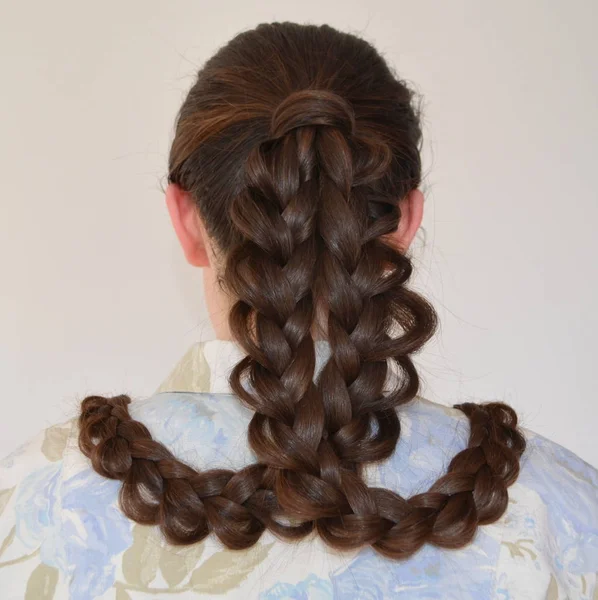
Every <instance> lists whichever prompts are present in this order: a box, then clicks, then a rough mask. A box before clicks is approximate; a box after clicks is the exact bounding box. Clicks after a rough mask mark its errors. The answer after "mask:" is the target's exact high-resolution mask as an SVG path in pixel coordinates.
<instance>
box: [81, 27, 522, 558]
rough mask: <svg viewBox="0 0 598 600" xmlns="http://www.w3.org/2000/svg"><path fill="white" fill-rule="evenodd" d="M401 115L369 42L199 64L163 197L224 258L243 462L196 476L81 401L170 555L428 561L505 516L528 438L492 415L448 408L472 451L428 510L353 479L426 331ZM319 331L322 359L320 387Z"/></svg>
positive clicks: (94, 457)
mask: <svg viewBox="0 0 598 600" xmlns="http://www.w3.org/2000/svg"><path fill="white" fill-rule="evenodd" d="M414 98H415V94H414V92H413V91H412V90H411V89H410V88H409V87H408V86H407V85H406V84H405V82H403V81H402V80H400V79H399V78H398V77H397V76H396V74H394V73H393V72H392V70H391V68H390V67H389V65H388V64H387V63H386V61H385V60H384V59H383V58H382V57H381V55H380V54H379V53H378V52H377V51H376V50H375V48H374V47H373V46H372V45H371V44H369V43H368V42H366V41H365V40H363V39H361V38H359V37H357V36H355V35H353V34H349V33H343V32H340V31H338V30H336V29H334V28H332V27H330V26H328V25H321V26H316V25H311V24H307V25H300V24H296V23H290V22H283V23H278V22H277V23H264V24H260V25H258V26H257V27H256V28H255V29H252V30H250V31H244V32H242V33H240V34H238V35H237V36H235V37H234V38H233V39H232V40H231V41H229V42H228V43H227V44H226V45H225V46H223V47H222V48H220V49H219V50H218V51H217V52H216V53H215V54H214V55H213V56H212V57H211V58H210V59H209V60H208V61H207V62H206V63H205V64H204V65H203V67H202V68H201V70H200V71H199V73H198V75H197V79H196V81H195V83H194V85H193V87H192V88H191V90H190V91H189V93H188V95H187V97H186V99H185V101H184V103H183V105H182V107H181V108H180V112H179V114H178V117H177V121H176V134H175V137H174V141H173V143H172V148H171V152H170V157H169V165H168V167H169V172H168V181H169V182H172V183H176V184H178V185H179V186H180V187H181V188H182V189H184V190H185V191H187V192H188V193H190V194H191V196H192V197H193V198H194V200H195V201H196V204H197V209H198V211H199V213H200V214H201V217H202V219H203V221H204V223H205V225H206V229H207V231H208V234H209V236H210V237H211V239H212V240H213V242H214V244H215V246H216V247H217V249H218V251H219V252H220V253H221V255H222V256H223V262H224V266H223V268H222V281H223V284H224V286H225V287H226V289H227V290H228V292H229V293H230V294H231V296H232V297H233V298H234V303H233V305H232V308H231V310H230V315H229V324H230V329H231V332H232V334H233V337H234V338H235V340H236V341H237V342H238V343H239V344H240V346H241V347H242V348H243V349H244V351H245V354H246V355H245V357H244V358H243V359H242V360H241V361H240V362H239V363H238V364H237V365H236V367H235V368H234V369H233V371H232V373H231V376H230V384H231V387H232V390H233V391H234V392H235V394H236V395H237V396H238V397H239V399H240V400H241V401H242V402H244V403H245V404H246V405H248V406H249V407H251V409H253V414H252V418H251V421H250V423H249V427H248V440H249V444H250V446H251V448H252V450H253V452H254V454H255V456H256V459H257V462H256V463H255V464H251V465H248V466H246V467H245V468H243V469H241V470H240V471H237V472H234V471H230V470H225V469H217V470H206V471H196V470H194V469H193V468H191V467H190V466H188V465H186V464H185V463H183V462H182V461H180V460H178V459H177V458H176V457H175V456H173V454H172V453H171V452H170V451H169V450H168V449H167V448H166V447H165V446H164V445H162V444H161V443H159V442H158V441H156V440H153V439H152V437H151V435H150V433H149V431H148V429H147V428H146V427H145V426H144V425H143V424H142V423H140V422H138V421H135V420H133V419H132V418H131V416H130V415H129V412H128V408H127V405H128V404H129V402H130V399H129V398H128V397H127V396H117V397H112V398H103V397H99V396H91V397H88V398H86V399H85V400H84V401H83V403H82V410H81V415H80V419H79V424H80V437H79V445H80V448H81V450H82V451H83V452H84V453H85V455H87V456H88V457H89V458H90V459H91V463H92V465H93V468H94V469H95V470H96V471H97V472H98V473H100V474H101V475H103V476H105V477H109V478H112V479H119V480H121V481H122V487H121V488H120V503H121V507H122V510H123V511H124V513H125V514H126V515H127V516H128V517H129V518H131V519H133V520H134V521H136V522H138V523H145V524H156V525H159V526H160V528H161V530H162V532H163V533H164V535H165V536H166V538H167V539H168V540H169V541H170V542H171V543H174V544H192V543H194V542H197V541H198V540H201V539H203V538H205V537H206V536H208V535H209V534H210V533H211V532H213V533H214V534H215V535H216V536H218V538H219V539H220V540H221V541H222V542H223V543H224V544H225V545H226V546H227V547H229V548H234V549H240V548H246V547H249V546H251V545H253V544H254V543H255V542H256V541H257V540H258V539H259V538H260V536H261V535H262V533H263V532H264V531H265V530H266V529H268V530H270V531H271V532H273V533H274V534H276V535H277V536H279V537H282V538H285V539H297V538H301V537H303V536H305V535H307V534H308V533H310V532H312V531H316V532H317V534H319V535H320V536H321V537H322V539H323V540H325V542H327V543H328V544H330V545H331V546H333V547H335V548H338V549H350V548H358V547H361V546H366V545H371V546H372V547H373V548H374V549H375V550H377V551H379V552H381V553H382V554H384V555H386V556H390V557H393V558H404V557H407V556H409V555H411V554H412V553H414V552H416V551H417V550H418V549H419V548H420V547H421V546H422V545H423V544H425V543H431V544H435V545H437V546H441V547H444V548H457V547H461V546H464V545H465V544H467V543H468V542H470V541H471V540H472V538H473V536H474V534H475V532H476V529H477V527H478V525H483V524H486V523H491V522H493V521H495V520H497V519H498V518H499V517H500V516H501V515H502V514H503V513H504V511H505V509H506V507H507V503H508V494H507V487H508V486H509V485H510V484H512V483H513V482H514V481H515V479H516V478H517V475H518V471H519V458H520V456H521V454H522V452H523V451H524V448H525V440H524V438H523V436H522V434H521V431H520V430H519V429H518V427H517V416H516V414H515V413H514V411H513V410H512V409H511V408H510V407H509V406H507V405H505V404H502V403H487V404H481V405H478V404H472V403H467V404H461V405H458V406H457V408H459V409H461V410H462V411H463V412H464V413H465V414H466V415H467V416H468V417H469V422H470V437H469V444H468V447H467V448H466V449H465V450H463V451H461V452H459V453H458V454H457V455H456V456H455V457H454V458H453V459H452V461H451V462H450V464H449V466H448V470H447V472H446V473H445V474H442V475H441V476H440V477H439V479H438V480H437V481H436V483H434V485H433V486H432V487H431V488H430V489H429V490H428V491H427V492H424V493H420V494H417V495H416V496H413V497H410V498H403V497H401V496H400V495H398V494H397V493H396V492H394V491H392V490H389V489H383V488H376V487H369V486H368V484H367V482H366V480H365V478H364V474H363V473H364V471H363V467H364V465H366V464H368V463H372V462H375V461H381V460H384V459H386V458H388V457H389V456H390V455H391V454H392V453H393V452H394V450H395V447H396V444H397V441H398V439H399V435H400V420H399V412H400V411H398V410H397V409H398V408H400V407H401V405H403V404H405V403H407V402H409V401H410V400H412V399H413V398H414V397H415V396H416V394H417V393H418V389H419V385H420V381H419V379H418V374H417V371H416V369H415V367H414V364H413V362H412V359H411V356H412V355H413V353H415V352H417V351H418V350H419V349H420V348H421V347H422V346H423V345H424V344H425V343H426V342H427V341H428V340H429V338H430V337H431V336H432V335H433V333H434V331H435V328H436V324H437V318H436V313H435V311H434V309H433V307H432V306H431V305H430V304H429V303H428V302H427V301H426V300H425V299H424V298H423V297H422V296H420V295H419V294H418V293H416V292H415V291H413V290H411V289H410V288H409V287H408V286H407V283H408V280H409V278H410V276H411V273H412V264H411V261H410V260H409V258H408V256H406V253H405V252H404V251H402V250H401V249H400V248H398V247H397V246H396V245H394V244H393V243H392V242H391V241H390V236H389V234H392V232H394V231H396V229H397V227H398V224H399V221H400V218H401V214H400V207H399V200H400V199H402V198H404V197H405V196H406V195H407V194H408V193H409V192H410V191H411V190H413V189H415V188H417V187H418V186H419V185H420V183H421V158H420V146H421V127H420V116H419V112H418V109H417V107H416V106H415V104H416V103H415V101H414ZM316 326H317V327H319V330H320V331H323V332H324V333H325V335H326V338H327V340H328V342H329V346H330V358H329V359H328V361H327V362H326V364H325V366H324V367H323V369H322V371H321V372H320V373H319V374H318V376H317V377H316V376H315V372H314V371H315V351H314V331H316V329H317V327H316ZM393 374H394V377H393V376H391V375H393ZM439 475H440V474H439Z"/></svg>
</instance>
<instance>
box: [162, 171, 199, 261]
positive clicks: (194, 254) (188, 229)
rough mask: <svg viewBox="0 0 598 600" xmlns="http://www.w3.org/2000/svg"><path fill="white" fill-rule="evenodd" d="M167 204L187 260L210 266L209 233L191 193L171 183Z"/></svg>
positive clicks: (167, 190) (167, 189) (168, 188)
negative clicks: (207, 233)
mask: <svg viewBox="0 0 598 600" xmlns="http://www.w3.org/2000/svg"><path fill="white" fill-rule="evenodd" d="M166 206H167V207H168V213H169V214H170V220H171V221H172V226H173V227H174V231H175V233H176V235H177V238H178V239H179V242H180V244H181V247H182V248H183V252H184V253H185V258H186V259H187V262H188V263H189V264H190V265H192V266H194V267H209V266H210V258H209V256H208V240H207V235H206V231H205V228H204V226H203V223H202V222H201V218H200V216H199V212H198V210H197V205H196V203H195V200H194V199H193V197H192V196H191V194H189V192H186V191H185V190H183V189H182V188H181V187H180V186H178V185H177V184H175V183H169V184H168V187H167V188H166Z"/></svg>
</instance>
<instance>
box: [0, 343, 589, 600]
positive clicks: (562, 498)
mask: <svg viewBox="0 0 598 600" xmlns="http://www.w3.org/2000/svg"><path fill="white" fill-rule="evenodd" d="M228 344H232V343H231V342H229V343H228ZM233 358H235V359H236V358H238V351H237V350H236V349H235V348H233V347H231V346H230V345H227V343H224V342H208V343H207V344H206V345H203V344H202V345H197V346H196V347H194V348H193V349H192V351H191V352H190V353H188V354H187V355H186V357H185V359H184V360H183V361H182V362H181V363H180V364H179V365H177V367H176V368H175V370H174V371H173V375H172V376H171V378H170V379H169V380H167V381H165V382H164V383H163V384H162V386H161V387H160V390H161V391H160V392H159V393H156V394H154V395H153V396H152V397H150V398H147V399H145V400H139V401H135V402H133V403H132V405H131V409H130V410H131V413H132V416H133V417H134V418H136V419H138V420H141V421H142V422H144V423H145V424H146V426H147V427H148V428H149V429H150V431H151V433H152V435H153V436H154V437H155V438H156V439H158V440H160V441H161V442H163V443H164V444H166V445H167V446H168V447H169V448H170V449H171V450H172V452H173V453H174V454H175V455H177V456H178V457H179V458H181V459H182V460H185V461H186V462H188V463H189V464H192V465H193V466H194V467H196V468H200V469H203V468H213V467H219V466H220V467H227V468H233V469H238V468H240V467H242V466H243V465H245V464H247V463H249V462H252V461H254V460H255V457H254V456H253V454H252V452H251V450H250V449H249V447H248V445H247V439H246V431H247V424H248V422H249V419H250V417H251V412H250V411H249V410H248V409H247V408H245V407H243V406H242V405H241V404H240V403H239V402H238V400H237V399H236V398H235V397H234V396H232V395H231V394H230V393H227V391H226V390H227V387H226V386H227V383H226V376H225V374H226V372H227V369H230V367H232V365H233V364H234V360H233ZM320 362H321V361H320ZM179 386H180V387H182V388H183V389H182V390H178V389H177V387H179ZM214 390H218V391H217V392H214ZM400 415H401V423H402V431H401V438H400V441H399V444H398V446H397V449H396V452H395V453H394V455H393V456H392V457H391V458H390V459H389V460H388V461H385V462H384V463H382V464H380V465H377V466H375V467H369V468H368V470H367V473H368V478H369V479H370V483H371V484H372V485H384V486H387V487H390V488H392V489H395V490H397V491H399V493H401V494H403V495H407V496H408V495H411V494H414V493H418V492H420V491H423V490H425V489H426V488H427V487H428V486H429V485H430V484H431V483H432V482H433V481H434V480H435V479H436V478H437V477H438V476H439V475H440V474H442V473H443V472H444V470H445V469H446V466H447V465H448V463H449V462H450V459H451V458H452V456H454V454H455V453H456V452H458V451H459V450H461V449H462V448H464V447H465V445H466V444H467V436H468V425H467V420H466V419H465V418H464V417H463V416H462V415H461V413H459V412H458V411H455V410H453V409H450V408H447V407H444V406H441V405H438V404H434V403H431V402H428V401H426V400H425V399H423V398H418V399H417V400H416V401H414V402H412V403H411V404H409V405H407V406H404V407H402V408H401V413H400ZM527 437H528V448H527V450H526V453H525V454H524V457H523V461H522V470H521V474H520V477H519V479H518V481H517V483H515V484H514V485H513V486H512V487H511V488H509V497H510V501H509V509H508V511H507V513H506V514H505V515H504V516H503V517H502V518H501V519H500V520H499V521H498V522H497V523H494V524H492V525H488V526H485V527H482V528H480V529H479V530H478V532H477V535H476V537H475V539H474V541H473V543H472V544H470V545H469V546H467V547H466V548H462V549H460V550H441V549H438V548H434V547H431V546H425V547H424V548H422V550H421V551H420V552H418V553H417V554H416V555H414V556H413V557H411V558H409V559H407V560H404V561H392V560H389V559H386V558H383V557H382V556H380V555H378V554H376V553H375V552H374V551H373V550H372V549H369V548H367V549H364V550H362V551H359V552H357V551H355V552H352V553H347V554H343V553H341V552H338V551H335V550H332V549H330V548H327V547H326V546H325V545H324V544H323V542H322V541H321V540H319V539H317V538H314V537H311V538H309V539H306V540H303V541H301V542H299V543H294V544H290V543H286V542H282V541H279V540H277V539H276V538H274V537H273V536H272V535H271V534H269V533H266V534H264V536H263V537H262V539H261V540H260V541H259V543H258V544H257V545H256V546H254V547H253V548H250V549H249V550H247V551H242V552H236V551H229V550H227V549H226V548H223V547H222V545H221V544H220V543H219V542H218V540H216V539H214V538H212V537H210V538H208V539H206V540H204V541H203V542H202V543H200V544H196V545H194V546H190V547H174V546H171V545H169V544H167V543H166V542H165V541H164V540H163V538H162V536H161V535H160V533H159V530H158V529H157V528H156V527H145V526H142V525H138V524H136V523H133V522H131V521H130V520H129V519H127V518H126V517H125V516H124V515H123V514H122V512H121V511H120V509H119V506H118V491H119V488H120V482H118V481H112V480H108V479H105V478H103V477H101V476H100V475H98V474H97V473H95V472H94V471H93V469H91V467H90V465H89V462H88V461H87V459H86V458H85V457H84V456H83V455H82V454H81V453H80V451H79V450H78V448H77V425H76V421H69V422H68V423H63V424H59V425H56V426H54V427H50V428H48V429H47V430H45V431H43V432H41V433H40V435H38V436H37V437H36V438H34V439H33V440H31V441H30V442H28V443H27V444H24V445H22V446H21V447H20V448H18V449H17V450H16V451H15V452H13V453H12V454H11V455H9V456H8V457H7V458H6V459H5V460H3V461H2V462H1V463H0V598H2V600H5V599H6V600H11V599H16V598H19V599H21V598H25V599H26V600H52V599H54V600H61V599H63V598H72V599H74V600H94V599H102V600H107V599H111V600H112V599H116V600H142V599H147V598H171V597H172V598H173V600H174V599H175V598H177V599H182V600H191V599H196V598H223V599H230V598H239V599H242V600H251V599H253V598H255V599H259V600H328V599H331V600H332V599H339V600H378V599H387V598H397V599H399V600H403V599H405V600H407V599H414V600H424V599H425V600H436V599H442V600H486V599H488V600H489V599H493V598H499V599H501V600H544V599H547V600H565V599H582V600H596V599H598V471H597V470H596V469H594V468H593V467H591V466H590V465H588V464H587V463H585V462H584V461H583V460H581V459H580V458H579V457H577V456H576V455H575V454H573V453H572V452H570V451H568V450H566V449H564V448H562V447H561V446H558V445H557V444H555V443H553V442H551V441H549V440H547V439H545V438H543V437H542V436H539V435H536V434H533V433H531V432H527Z"/></svg>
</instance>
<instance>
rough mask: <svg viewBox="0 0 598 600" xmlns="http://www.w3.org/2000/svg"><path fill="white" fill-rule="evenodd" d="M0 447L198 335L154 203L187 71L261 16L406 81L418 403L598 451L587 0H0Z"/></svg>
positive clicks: (178, 258)
mask: <svg viewBox="0 0 598 600" xmlns="http://www.w3.org/2000/svg"><path fill="white" fill-rule="evenodd" d="M3 4H4V6H3V11H2V13H3V16H2V20H1V21H0V72H1V73H2V83H1V84H0V85H1V94H0V173H1V175H2V184H3V194H2V218H1V219H0V269H1V273H2V294H1V298H0V365H1V366H0V376H1V382H2V394H1V396H0V402H1V407H2V412H1V414H2V419H1V422H0V423H1V424H0V455H4V454H6V453H8V452H9V451H10V450H12V449H13V448H14V447H15V446H16V445H17V444H20V443H21V442H23V441H24V440H26V439H28V438H29V437H31V436H32V435H34V434H35V433H37V432H38V431H39V429H40V428H42V427H45V426H47V425H49V424H52V423H54V422H56V421H59V420H61V419H63V418H65V417H67V416H72V415H74V414H75V411H76V408H77V403H78V401H79V400H80V399H81V398H83V397H84V395H86V394H88V393H102V394H108V393H120V392H128V393H130V394H132V395H134V396H146V395H149V394H151V393H153V391H154V390H155V389H156V388H157V387H158V385H159V383H160V382H161V380H162V379H163V378H164V377H165V376H166V375H167V374H168V372H169V370H170V368H171V367H172V366H173V364H174V363H175V361H176V360H177V359H178V358H179V357H180V356H181V355H182V354H183V353H184V352H185V350H186V349H187V347H188V346H189V345H190V344H191V343H193V342H194V341H197V340H199V339H205V338H209V337H211V336H212V331H211V328H210V325H209V323H208V321H207V318H206V313H205V309H204V307H203V301H202V290H201V277H200V275H201V274H200V272H199V271H198V270H194V269H192V268H191V267H188V266H187V265H186V264H185V263H184V260H183V257H182V253H181V252H180V251H179V248H178V246H177V242H176V239H175V236H174V233H173V232H172V230H171V226H170V223H169V221H168V216H167V212H166V208H165V204H164V199H163V194H162V192H161V186H162V185H164V182H165V174H166V162H167V154H168V149H169V143H170V141H171V138H172V133H173V124H174V118H175V115H176V111H177V109H178V107H179V105H180V103H181V102H182V100H183V98H184V95H185V93H186V91H187V90H188V88H189V87H190V85H191V84H192V83H193V78H194V72H195V71H196V69H197V68H198V67H199V66H200V65H201V63H202V62H203V61H204V60H205V59H207V58H208V57H209V56H210V54H211V53H213V52H214V51H215V49H216V48H217V47H219V46H220V45H222V44H224V43H225V42H226V41H228V39H230V38H231V37H232V36H233V35H234V34H236V33H238V32H239V31H241V30H243V29H248V28H251V27H253V26H255V25H256V24H258V23H259V22H262V21H273V20H293V21H299V22H305V21H309V22H312V23H329V24H331V25H334V26H336V27H338V28H340V29H343V30H348V31H352V32H355V33H358V34H361V35H363V36H364V37H365V38H366V39H368V40H369V41H371V42H373V43H374V44H375V45H376V46H377V47H378V48H379V49H380V51H381V52H383V53H384V55H385V56H386V57H387V59H388V60H389V61H390V62H391V63H392V64H393V65H394V66H395V67H396V68H397V70H398V72H399V73H400V74H401V76H402V77H404V78H406V79H407V80H408V81H410V82H412V83H413V85H415V86H416V87H417V89H418V91H419V92H421V93H422V94H423V96H424V99H425V104H424V110H425V116H424V119H425V120H424V133H425V136H426V140H425V150H424V161H425V172H426V181H425V185H424V187H423V189H424V191H425V193H426V197H427V200H426V207H425V210H426V215H425V219H424V228H423V230H422V231H421V232H420V234H419V235H418V239H417V242H416V244H415V246H414V260H415V265H416V269H417V277H416V279H415V283H416V284H417V286H418V288H419V289H420V290H421V291H423V292H424V293H425V294H426V295H427V296H428V297H429V298H430V299H431V300H432V302H433V303H434V304H435V306H436V308H437V310H438V312H439V315H440V319H441V329H440V331H439V334H438V336H437V338H436V339H435V340H434V341H433V342H432V343H430V344H429V345H428V346H427V347H426V349H425V351H424V352H422V354H421V355H420V356H419V358H418V364H419V366H420V369H421V374H422V377H423V379H424V388H423V390H422V393H423V394H424V395H425V396H426V397H428V398H429V399H431V400H435V401H438V402H443V403H447V404H450V403H455V402H459V401H463V400H471V399H474V400H492V399H500V400H504V401H507V402H510V403H511V404H512V405H513V406H514V407H515V408H516V409H518V410H519V411H520V413H521V415H522V419H523V424H524V425H526V426H527V427H529V428H531V429H533V430H535V431H537V432H539V433H541V434H543V435H546V436H548V437H550V438H552V439H554V440H556V441H557V442H559V443H561V444H563V445H565V446H567V447H569V448H571V449H572V450H573V451H575V452H576V453H578V454H579V455H580V456H582V457H583V458H584V459H586V460H587V461H589V462H590V463H593V464H594V465H598V445H597V444H595V442H594V438H595V428H596V422H597V420H598V408H597V404H598V402H597V400H598V398H597V395H596V391H595V381H596V370H597V369H596V361H597V358H598V356H597V352H596V339H597V334H598V319H597V318H596V306H597V305H598V298H597V296H598V294H597V288H596V255H597V249H598V240H597V236H596V234H595V230H596V227H597V223H598V202H597V200H598V198H597V194H596V184H595V172H596V167H595V163H596V157H597V151H598V136H597V129H598V114H597V113H598V103H597V102H596V98H597V97H598V76H597V69H596V56H597V53H598V43H597V39H598V38H596V36H595V23H596V17H597V14H596V13H597V10H596V6H597V5H596V3H595V2H593V1H587V2H584V1H580V0H573V1H571V2H567V3H564V2H556V1H546V0H526V1H523V2H522V1H514V0H509V1H505V2H500V3H491V2H479V1H477V0H472V1H470V2H454V1H453V2H440V1H438V2H429V1H418V2H415V1H413V0H411V1H410V2H406V1H398V0H392V1H375V0H374V1H368V2H356V1H348V0H343V1H340V0H337V1H328V2H314V1H310V0H304V1H303V2H301V3H297V5H294V3H290V2H288V3H284V2H282V3H281V2H280V1H276V2H274V1H262V2H258V3H250V2H240V1H238V2H226V1H222V2H218V3H214V2H209V3H208V2H200V1H197V0H185V1H183V0H170V1H169V2H163V1H157V0H143V1H141V0H127V1H126V2H121V1H118V2H117V1H116V0H103V2H95V3H91V2H79V1H75V0H56V1H54V2H42V1H41V0H38V1H37V2H24V3H16V2H12V3H9V2H7V1H6V0H5V1H4V2H3Z"/></svg>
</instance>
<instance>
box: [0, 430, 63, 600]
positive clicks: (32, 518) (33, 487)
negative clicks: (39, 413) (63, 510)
mask: <svg viewBox="0 0 598 600" xmlns="http://www.w3.org/2000/svg"><path fill="white" fill-rule="evenodd" d="M73 424H74V420H71V421H67V422H65V423H61V424H58V425H54V426H52V427H49V428H47V429H45V430H43V431H42V432H40V433H39V434H38V435H37V436H35V437H34V438H32V439H31V440H29V441H28V442H26V443H25V444H23V445H22V446H20V447H19V448H17V449H16V450H15V451H14V452H12V453H11V454H10V455H8V456H7V457H6V458H4V460H2V461H1V462H0V590H2V597H3V598H7V599H8V598H25V599H26V600H33V599H36V600H50V599H51V598H53V597H54V594H55V591H56V587H57V584H58V579H59V569H58V566H59V565H57V564H56V563H57V556H56V555H55V554H56V553H54V552H53V551H52V545H53V543H52V536H53V532H55V531H57V530H58V529H59V525H58V523H59V519H60V507H59V506H58V504H59V502H58V489H59V487H60V482H61V477H62V470H63V459H64V454H65V449H66V446H67V441H68V439H69V436H70V434H71V431H72V429H73Z"/></svg>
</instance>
